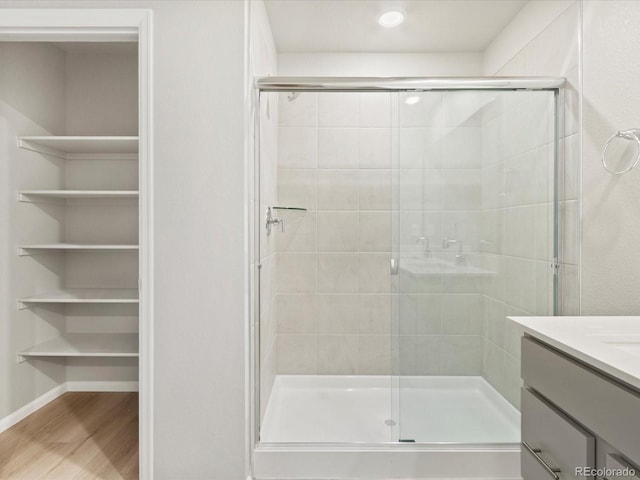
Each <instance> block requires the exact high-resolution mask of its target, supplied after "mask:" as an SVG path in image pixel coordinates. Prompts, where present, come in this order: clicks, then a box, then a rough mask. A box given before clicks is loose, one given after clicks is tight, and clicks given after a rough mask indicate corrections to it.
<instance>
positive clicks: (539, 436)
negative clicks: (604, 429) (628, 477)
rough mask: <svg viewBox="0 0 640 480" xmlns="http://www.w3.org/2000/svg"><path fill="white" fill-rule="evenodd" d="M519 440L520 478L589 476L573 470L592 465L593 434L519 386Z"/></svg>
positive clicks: (578, 477)
mask: <svg viewBox="0 0 640 480" xmlns="http://www.w3.org/2000/svg"><path fill="white" fill-rule="evenodd" d="M522 443H523V445H522V477H523V478H524V480H553V479H554V478H555V477H556V476H557V477H558V478H559V479H562V480H565V479H566V480H568V479H582V480H584V479H585V478H590V477H585V476H584V475H581V474H580V471H578V470H576V469H579V468H588V469H593V468H594V467H595V439H594V437H593V436H592V435H591V434H590V433H589V432H587V431H586V430H584V429H583V428H582V427H580V426H579V425H578V424H576V423H575V422H573V421H572V420H570V419H569V418H568V417H566V416H565V415H564V414H562V413H561V412H559V411H558V410H556V409H555V408H554V407H552V406H551V405H550V404H548V403H547V402H546V401H545V400H543V399H542V398H541V397H540V396H538V395H537V394H535V393H534V392H532V391H530V390H528V389H522ZM554 470H557V471H554Z"/></svg>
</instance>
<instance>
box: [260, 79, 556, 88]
mask: <svg viewBox="0 0 640 480" xmlns="http://www.w3.org/2000/svg"><path fill="white" fill-rule="evenodd" d="M564 83H565V78H564V77H257V78H256V81H255V86H256V88H257V89H258V90H261V91H264V92H291V91H301V92H317V91H329V92H344V91H360V92H362V91H406V90H409V91H421V90H555V89H558V88H560V87H562V86H563V85H564Z"/></svg>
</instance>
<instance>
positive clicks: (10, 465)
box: [0, 392, 138, 480]
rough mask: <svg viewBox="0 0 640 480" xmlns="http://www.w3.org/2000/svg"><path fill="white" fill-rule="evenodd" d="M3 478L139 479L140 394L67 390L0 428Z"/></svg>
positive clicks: (1, 474) (0, 459)
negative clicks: (18, 419) (21, 417)
mask: <svg viewBox="0 0 640 480" xmlns="http://www.w3.org/2000/svg"><path fill="white" fill-rule="evenodd" d="M0 479H2V480H5V479H12V480H45V479H46V480H89V479H106V480H136V479H138V394H137V393H111V392H109V393H93V392H91V393H90V392H73V393H65V394H64V395H62V396H61V397H59V398H57V399H56V400H54V401H53V402H51V403H49V404H47V405H46V406H44V407H43V408H41V409H40V410H38V411H37V412H35V413H33V414H32V415H30V416H29V417H27V418H25V419H24V420H22V421H21V422H20V423H17V424H16V425H14V426H13V427H11V428H10V429H9V430H6V431H5V432H3V433H1V434H0Z"/></svg>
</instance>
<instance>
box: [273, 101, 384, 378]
mask: <svg viewBox="0 0 640 480" xmlns="http://www.w3.org/2000/svg"><path fill="white" fill-rule="evenodd" d="M279 106H280V115H279V129H278V148H279V157H278V202H279V205H280V206H286V207H302V208H306V209H307V211H306V212H304V213H302V212H296V211H284V212H282V213H281V215H282V216H283V217H284V219H285V232H284V233H283V232H277V233H275V236H276V239H277V249H278V276H277V286H278V295H277V323H278V340H277V345H278V347H277V359H278V367H277V370H278V373H282V374H389V373H390V371H391V353H390V352H391V338H390V333H391V283H390V279H389V262H390V250H391V214H390V209H391V153H390V152H391V143H390V141H391V136H390V95H388V94H382V95H378V94H358V93H327V94H324V93H323V94H316V93H301V94H300V95H299V96H298V97H297V98H295V99H292V100H291V101H290V100H289V99H288V98H287V95H286V94H283V95H281V97H280V101H279Z"/></svg>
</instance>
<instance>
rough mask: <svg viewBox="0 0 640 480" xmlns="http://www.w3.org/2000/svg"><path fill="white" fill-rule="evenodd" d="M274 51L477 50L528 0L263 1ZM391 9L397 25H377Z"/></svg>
mask: <svg viewBox="0 0 640 480" xmlns="http://www.w3.org/2000/svg"><path fill="white" fill-rule="evenodd" d="M265 3H266V6H267V13H268V15H269V20H270V22H271V28H272V30H273V36H274V39H275V42H276V47H277V48H278V52H280V53H285V52H481V51H483V50H484V49H485V48H486V47H487V46H488V45H489V44H490V43H491V41H492V40H493V39H494V38H495V37H496V36H497V35H498V34H499V33H500V32H501V31H502V29H503V28H504V27H505V26H506V25H507V24H508V23H509V22H510V21H511V19H512V18H513V17H514V16H515V14H516V13H518V11H520V9H521V8H522V7H523V6H524V4H525V3H527V0H406V1H405V0H266V2H265ZM389 9H400V10H402V11H404V12H405V21H404V23H403V24H402V25H400V26H399V27H395V28H390V29H387V28H384V27H381V26H380V25H378V17H379V16H380V14H381V13H383V12H384V11H386V10H389Z"/></svg>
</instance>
